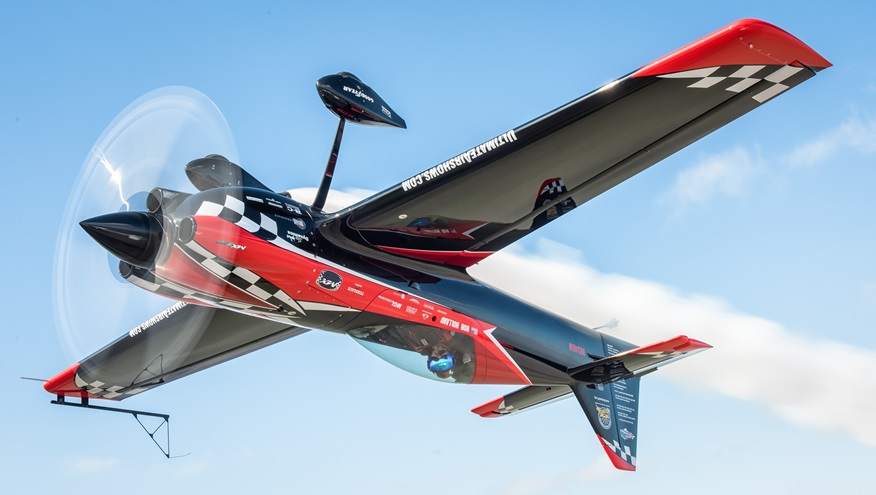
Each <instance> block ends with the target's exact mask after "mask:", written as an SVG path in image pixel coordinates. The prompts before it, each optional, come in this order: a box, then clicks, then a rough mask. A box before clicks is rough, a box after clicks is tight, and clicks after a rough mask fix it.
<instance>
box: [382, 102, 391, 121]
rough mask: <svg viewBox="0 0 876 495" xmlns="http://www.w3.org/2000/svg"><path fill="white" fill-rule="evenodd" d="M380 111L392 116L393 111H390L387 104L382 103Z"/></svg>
mask: <svg viewBox="0 0 876 495" xmlns="http://www.w3.org/2000/svg"><path fill="white" fill-rule="evenodd" d="M380 111H381V112H383V115H386V116H387V117H389V118H392V112H390V111H389V109H388V108H386V107H385V106H383V105H380Z"/></svg>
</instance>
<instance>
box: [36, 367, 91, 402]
mask: <svg viewBox="0 0 876 495" xmlns="http://www.w3.org/2000/svg"><path fill="white" fill-rule="evenodd" d="M78 369H79V363H74V364H73V365H71V366H69V367H68V368H67V369H65V370H64V371H62V372H60V373H58V374H57V375H55V376H53V377H51V378H49V379H48V380H46V381H45V382H44V383H43V389H44V390H45V391H46V392H48V393H50V394H52V395H63V396H66V397H88V396H89V394H88V393H87V392H84V391H82V389H80V388H79V387H77V386H76V371H77V370H78Z"/></svg>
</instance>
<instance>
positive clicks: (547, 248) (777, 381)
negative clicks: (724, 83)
mask: <svg viewBox="0 0 876 495" xmlns="http://www.w3.org/2000/svg"><path fill="white" fill-rule="evenodd" d="M740 156H743V157H744V156H746V155H745V154H742V155H740ZM291 192H292V196H293V197H296V196H297V195H299V194H300V195H301V196H302V197H305V196H306V195H307V194H308V190H306V189H305V190H294V191H291ZM367 195H368V192H367V191H357V192H356V193H355V194H352V193H350V192H349V191H348V193H347V195H345V196H336V197H335V199H336V200H337V202H336V203H334V204H332V203H331V201H332V199H333V198H332V196H331V195H330V196H329V202H328V203H327V204H331V205H332V206H333V207H335V208H341V207H343V206H345V204H349V203H351V202H355V201H357V200H359V199H360V198H361V197H363V196H367ZM345 202H346V203H345ZM582 260H583V256H581V254H580V252H579V251H578V250H577V249H575V248H573V247H569V246H566V245H563V244H559V243H555V242H552V241H548V240H541V241H539V243H538V249H537V251H536V252H526V251H522V250H519V249H515V248H514V247H511V248H506V249H505V250H503V251H500V252H499V253H496V254H494V255H492V256H490V257H489V258H487V259H486V260H485V261H484V262H482V263H480V264H478V265H475V266H473V267H472V268H471V269H470V272H471V273H472V275H473V276H475V277H477V278H479V279H481V280H484V281H485V282H487V283H489V284H490V285H493V286H496V287H501V288H502V289H503V290H507V291H509V292H511V293H512V294H515V295H516V296H517V297H519V298H521V299H524V300H526V301H529V302H531V303H533V304H536V305H538V306H541V307H543V308H545V309H548V310H550V311H553V312H555V313H558V314H561V315H563V316H565V317H567V318H569V319H571V320H573V321H578V322H581V323H583V324H585V325H589V326H592V327H595V326H598V325H601V324H603V323H605V322H607V321H610V320H611V319H614V318H616V319H618V320H620V326H619V327H618V328H616V329H612V330H610V333H612V334H614V335H617V336H618V337H620V338H622V339H624V340H628V341H631V342H634V343H637V344H648V343H652V342H657V341H660V340H664V339H667V338H670V337H673V336H675V335H679V334H687V335H689V336H691V337H694V338H697V339H700V340H703V341H705V342H708V343H709V344H712V345H713V346H714V347H715V348H714V349H711V350H709V351H708V352H707V353H704V354H702V355H699V356H696V357H695V358H692V359H687V360H685V361H683V362H681V363H678V364H674V365H672V366H667V367H666V368H661V370H660V375H661V376H664V377H667V378H669V379H672V380H674V381H677V382H681V383H685V384H688V385H692V386H697V387H701V388H703V389H708V390H713V391H715V392H717V393H720V394H723V395H727V396H729V397H734V398H737V399H742V400H747V401H752V402H757V403H760V404H764V405H766V406H767V407H768V408H769V409H770V410H772V411H773V412H774V413H775V414H776V415H778V416H779V417H781V418H784V419H785V420H787V421H790V422H792V423H795V424H798V425H801V426H806V427H812V428H817V429H820V430H826V431H832V432H837V433H841V434H844V435H847V436H849V437H851V438H854V439H855V440H857V441H859V442H861V443H863V444H866V445H869V446H871V447H876V422H873V421H870V418H869V417H870V415H872V411H874V410H876V382H874V381H873V380H872V377H873V376H876V352H874V351H873V350H868V349H862V348H859V347H854V346H851V345H848V344H844V343H841V342H837V341H833V340H828V339H813V338H809V337H802V336H799V335H795V334H794V333H793V332H792V331H790V330H789V329H787V328H785V327H783V326H782V325H781V324H779V323H776V322H773V321H770V320H767V319H764V318H760V317H757V316H753V315H749V314H745V313H742V312H740V311H737V310H735V309H734V308H732V307H731V306H730V305H729V304H728V303H727V302H725V301H722V300H721V299H718V298H715V297H710V296H705V295H699V294H683V293H681V292H680V291H679V290H677V289H675V288H672V287H670V286H667V285H664V284H660V283H657V282H651V281H646V280H639V279H636V278H633V277H628V276H625V275H619V274H611V273H601V272H599V271H598V270H596V269H594V268H592V267H590V266H588V265H587V264H585V263H584V262H583V261H582ZM556 280H563V281H564V290H562V291H557V290H556V284H555V281H556ZM862 290H863V291H865V292H867V291H869V290H870V285H866V284H865V285H864V286H862ZM839 405H841V407H839ZM584 475H587V476H592V475H595V474H594V473H589V474H588V473H584ZM535 481H537V480H535Z"/></svg>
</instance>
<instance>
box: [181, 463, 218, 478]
mask: <svg viewBox="0 0 876 495" xmlns="http://www.w3.org/2000/svg"><path fill="white" fill-rule="evenodd" d="M209 469H210V464H208V463H207V462H205V461H200V460H193V461H184V462H183V463H182V464H181V465H180V466H178V467H177V468H176V476H177V477H178V478H190V477H193V476H198V475H200V474H202V473H205V472H207V471H208V470H209Z"/></svg>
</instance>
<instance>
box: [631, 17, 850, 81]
mask: <svg viewBox="0 0 876 495" xmlns="http://www.w3.org/2000/svg"><path fill="white" fill-rule="evenodd" d="M760 64H766V65H790V64H803V65H806V66H807V67H809V68H811V69H812V70H814V71H819V70H821V69H826V68H828V67H830V66H832V65H833V64H831V63H830V62H828V61H827V60H826V59H825V58H824V57H822V56H821V55H819V54H818V52H816V51H815V50H813V49H812V48H810V47H809V45H807V44H806V43H803V42H802V41H800V39H798V38H797V37H795V36H794V35H792V34H790V33H788V32H787V31H785V30H784V29H782V28H780V27H778V26H775V25H773V24H770V23H768V22H765V21H762V20H760V19H740V20H738V21H736V22H733V23H731V24H729V25H727V26H725V27H723V28H721V29H719V30H717V31H715V32H713V33H711V34H708V35H706V36H704V37H702V38H700V39H698V40H696V41H694V42H693V43H690V44H688V45H686V46H684V47H682V48H680V49H678V50H675V51H674V52H672V53H670V54H669V55H666V56H664V57H661V58H659V59H657V60H655V61H654V62H651V63H650V64H648V65H646V66H644V67H642V68H641V69H639V70H637V71H636V72H634V73H633V75H632V77H645V76H658V75H662V74H670V73H673V72H682V71H686V70H693V69H702V68H706V67H714V66H720V65H760Z"/></svg>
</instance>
